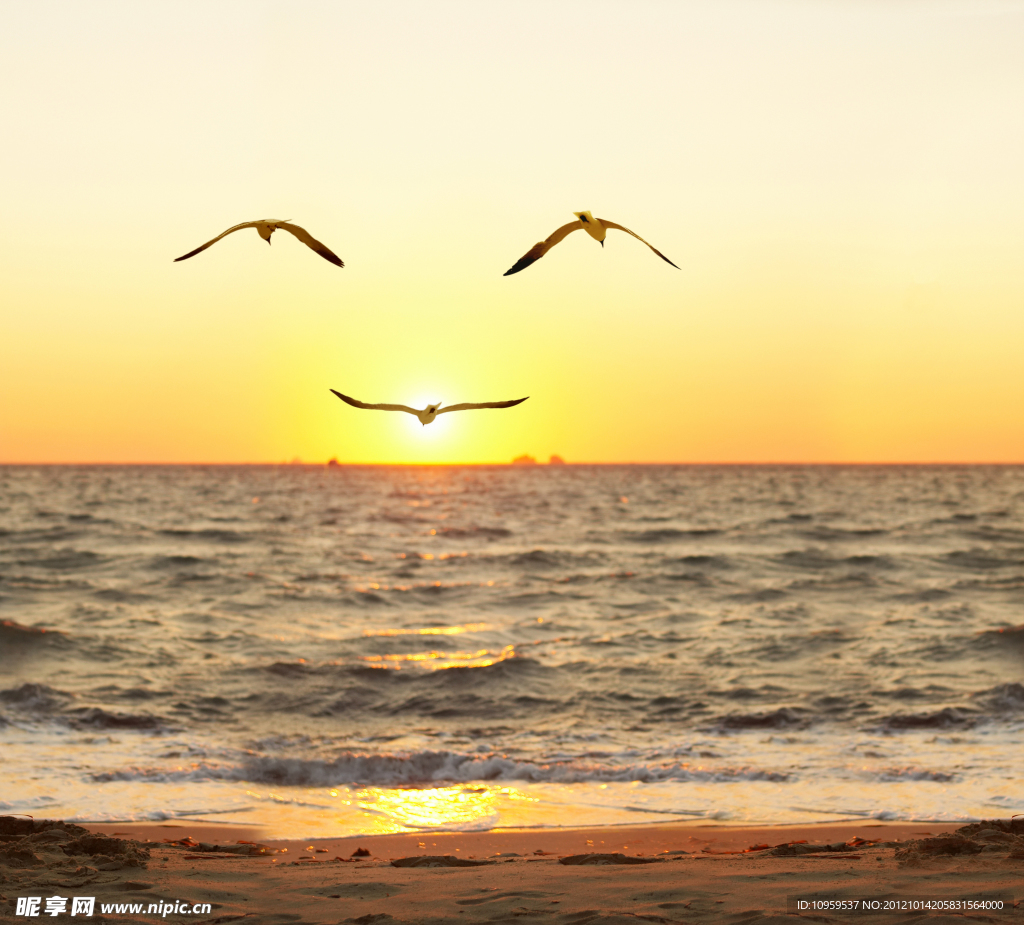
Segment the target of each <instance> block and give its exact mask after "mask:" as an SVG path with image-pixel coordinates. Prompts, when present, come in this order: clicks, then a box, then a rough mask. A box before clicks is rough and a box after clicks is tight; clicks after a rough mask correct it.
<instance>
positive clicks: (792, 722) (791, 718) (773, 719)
mask: <svg viewBox="0 0 1024 925" xmlns="http://www.w3.org/2000/svg"><path fill="white" fill-rule="evenodd" d="M809 722H810V719H809V717H808V716H807V715H806V712H805V711H803V710H798V709H794V708H793V707H779V709H777V710H771V711H768V712H765V713H727V714H726V715H725V716H721V717H719V718H718V720H717V721H716V722H715V726H714V727H713V728H715V729H718V730H721V731H737V730H742V729H793V728H796V727H803V726H807V725H808V724H809Z"/></svg>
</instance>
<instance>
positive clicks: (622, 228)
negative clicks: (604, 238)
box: [598, 218, 682, 270]
mask: <svg viewBox="0 0 1024 925" xmlns="http://www.w3.org/2000/svg"><path fill="white" fill-rule="evenodd" d="M598 221H599V222H600V223H601V224H602V225H604V227H605V228H618V229H619V231H624V232H626V234H631V235H633V237H634V238H636V239H637V240H638V241H644V239H643V238H641V237H640V235H638V234H637V233H636V232H635V231H630V230H629V229H628V228H627V227H626V226H625V225H619V224H617V223H616V222H610V221H608V219H606V218H599V219H598ZM644 244H646V245H647V246H648V247H649V248H650V249H651V250H652V251H654V253H656V254H657V255H658V256H659V257H660V258H661V259H662V260H664V261H665V263H672V261H671V260H669V259H668V257H666V256H665V255H664V254H663V253H662V252H661V251H660V250H658V248H656V247H655V246H654V245H653V244H651V243H650V242H648V241H644ZM672 266H674V267H676V269H677V270H681V269H682V267H677V266H676V265H675V264H674V263H672Z"/></svg>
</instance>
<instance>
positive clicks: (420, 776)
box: [92, 751, 790, 787]
mask: <svg viewBox="0 0 1024 925" xmlns="http://www.w3.org/2000/svg"><path fill="white" fill-rule="evenodd" d="M789 778H790V775H788V774H786V773H782V772H778V771H770V770H766V769H763V768H749V767H744V768H717V769H710V768H700V767H698V768H694V767H691V766H689V765H686V764H671V765H655V764H638V765H627V766H623V767H608V766H601V765H593V764H585V763H581V762H578V761H555V762H549V763H541V762H532V761H517V760H515V759H513V758H509V757H507V756H505V755H486V756H481V755H467V754H461V753H457V752H445V751H438V752H432V751H423V752H415V753H412V754H408V755H370V754H358V753H354V752H347V753H343V754H341V755H339V756H337V757H336V758H334V759H333V760H331V761H324V760H317V759H304V758H280V757H273V756H258V757H252V758H249V759H247V760H244V761H242V762H240V763H237V764H223V765H217V764H205V763H199V764H195V765H193V766H191V767H189V768H174V769H161V768H123V769H121V770H117V771H103V772H99V773H96V774H93V775H92V779H93V780H95V781H97V782H108V781H115V780H117V781H130V780H141V781H199V780H235V781H247V782H250V783H261V784H276V785H278V786H296V787H336V786H339V785H344V784H356V785H362V786H383V787H417V786H422V785H426V784H437V783H470V782H475V781H513V780H518V781H529V782H531V783H544V782H547V783H559V784H572V783H584V782H600V783H613V782H618V783H631V782H634V781H637V782H641V783H658V782H662V781H700V782H705V783H715V782H727V781H744V780H746V781H786V780H789Z"/></svg>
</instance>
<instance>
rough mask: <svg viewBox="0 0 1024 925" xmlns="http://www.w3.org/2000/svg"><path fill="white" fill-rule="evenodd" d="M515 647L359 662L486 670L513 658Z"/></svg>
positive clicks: (367, 657)
mask: <svg viewBox="0 0 1024 925" xmlns="http://www.w3.org/2000/svg"><path fill="white" fill-rule="evenodd" d="M515 657H516V653H515V646H505V648H504V649H501V650H499V651H495V650H494V649H477V650H476V651H475V652H438V651H432V652H409V653H400V654H394V655H361V656H359V658H360V660H362V661H364V662H369V663H370V664H371V665H372V666H373V667H375V668H393V669H398V668H401V667H402V663H403V662H406V663H409V662H411V663H413V664H416V665H419V666H420V667H422V668H426V669H429V670H430V671H441V670H444V669H445V668H486V667H487V666H488V665H495V664H497V663H498V662H503V661H505V660H506V659H509V658H515Z"/></svg>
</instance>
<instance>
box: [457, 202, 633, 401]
mask: <svg viewBox="0 0 1024 925" xmlns="http://www.w3.org/2000/svg"><path fill="white" fill-rule="evenodd" d="M602 221H604V219H602ZM582 227H583V222H581V221H580V220H579V219H576V221H574V222H569V224H568V225H563V226H562V227H561V228H559V229H557V230H556V231H554V232H553V233H552V234H550V235H549V236H548V237H546V238H545V239H544V240H543V241H538V242H537V243H536V244H534V245H533V247H531V248H530V249H529V250H528V251H527V252H526V253H525V254H523V256H522V257H520V258H519V259H518V260H517V261H516V262H515V266H513V267H512V269H510V270H506V271H505V272H504V274H502V275H503V276H511V275H512V274H513V273H518V272H519V271H520V270H525V269H526V268H527V267H528V266H529V265H530V264H531V263H533V262H534V261H536V260H540V258H541V257H543V256H544V255H545V254H546V253H547V252H548V251H549V250H551V248H553V247H554V246H555V245H556V244H557V243H558V242H559V241H561V240H562V238H564V237H565V236H566V235H567V234H571V233H572V232H574V231H576V230H578V229H580V228H582ZM632 233H633V232H630V234H632ZM644 244H647V242H646V241H644ZM648 246H650V245H648ZM449 410H451V409H449Z"/></svg>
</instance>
